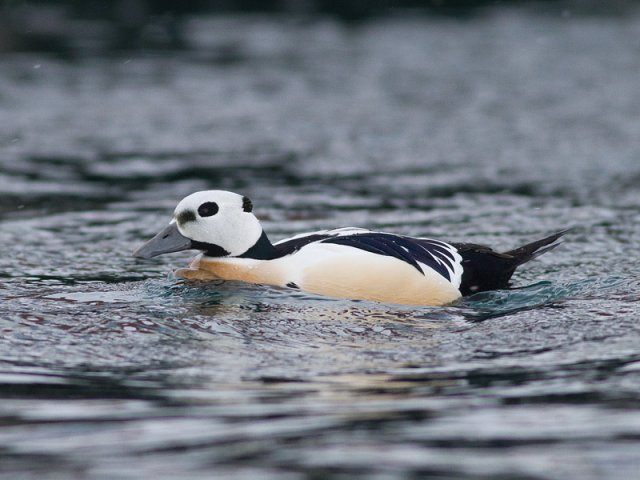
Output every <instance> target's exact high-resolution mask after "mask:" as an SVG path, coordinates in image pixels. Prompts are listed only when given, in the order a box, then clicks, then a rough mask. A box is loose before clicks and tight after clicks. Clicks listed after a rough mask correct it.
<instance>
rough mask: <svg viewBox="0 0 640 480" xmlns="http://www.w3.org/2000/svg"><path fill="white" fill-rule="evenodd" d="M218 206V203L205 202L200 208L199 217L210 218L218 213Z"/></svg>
mask: <svg viewBox="0 0 640 480" xmlns="http://www.w3.org/2000/svg"><path fill="white" fill-rule="evenodd" d="M218 210H220V209H219V208H218V204H217V203H216V202H205V203H203V204H202V205H200V206H199V207H198V215H200V216H201V217H210V216H212V215H215V214H216V213H218Z"/></svg>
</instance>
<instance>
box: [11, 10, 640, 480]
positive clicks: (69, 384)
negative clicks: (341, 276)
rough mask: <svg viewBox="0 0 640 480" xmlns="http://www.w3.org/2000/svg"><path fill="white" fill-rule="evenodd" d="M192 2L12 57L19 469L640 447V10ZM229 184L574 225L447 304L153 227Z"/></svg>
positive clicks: (43, 474) (562, 461)
mask: <svg viewBox="0 0 640 480" xmlns="http://www.w3.org/2000/svg"><path fill="white" fill-rule="evenodd" d="M187 31H188V34H189V41H190V44H191V45H192V48H189V49H186V50H184V51H177V52H164V53H162V54H161V53H153V52H149V53H127V54H122V55H117V56H113V55H109V54H94V55H86V56H82V55H80V56H78V57H77V58H73V59H66V60H65V59H59V58H56V57H54V56H43V55H40V54H24V53H23V54H4V55H3V56H2V58H1V59H0V65H1V66H0V112H1V114H0V132H1V133H0V199H1V201H0V222H1V228H0V244H2V246H3V254H2V256H1V257H0V275H1V277H2V281H1V283H0V298H1V299H2V302H0V329H1V335H0V396H1V397H2V402H0V445H2V448H1V449H0V477H2V478H11V479H16V478H21V479H22V478H25V479H30V478H38V479H68V478H91V479H114V478H118V479H120V478H122V479H137V478H159V479H163V478H167V479H168V478H192V479H198V478H207V479H210V478H246V479H254V478H262V479H270V478H273V479H289V478H291V479H297V478H345V479H346V478H367V479H369V478H373V479H383V478H384V479H387V478H406V477H408V478H418V477H421V476H427V475H431V476H432V477H436V478H513V477H519V478H531V479H534V478H535V479H542V478H545V479H546V478H572V479H597V478H607V479H610V478H624V479H626V478H632V477H633V476H634V475H637V472H638V469H639V468H640V455H639V452H640V442H639V439H640V409H639V408H638V400H639V397H640V328H639V327H638V318H639V313H640V304H639V302H638V298H639V294H640V282H639V281H638V277H639V274H640V266H639V264H638V261H637V254H638V251H639V247H640V240H639V239H640V226H639V225H640V192H639V191H638V181H639V179H640V161H639V160H640V159H639V153H638V152H639V151H640V149H639V147H640V143H639V140H638V139H640V123H639V122H638V121H637V112H638V111H639V110H640V90H639V89H638V88H637V84H638V83H637V82H638V80H637V79H638V78H640V60H639V58H640V56H639V54H640V44H639V43H638V38H640V37H639V34H640V16H639V15H638V14H637V13H634V12H631V13H629V14H628V15H626V16H624V17H615V16H611V17H589V16H585V17H581V16H568V17H567V16H564V17H553V16H543V15H538V14H536V13H533V12H532V11H530V10H510V9H502V10H496V11H493V12H489V13H488V14H487V15H484V16H480V17H476V18H472V19H467V20H464V21H458V20H450V19H428V18H417V19H416V18H397V19H389V20H383V19H381V20H374V21H369V22H367V23H364V24H362V25H359V26H351V27H347V26H342V25H340V24H337V23H334V22H332V21H330V20H319V21H314V22H310V23H300V22H295V21H288V20H284V21H278V20H273V19H264V18H260V17H251V18H250V19H248V20H247V19H245V20H241V19H239V18H235V17H228V18H217V19H199V20H194V21H192V22H191V23H190V25H189V28H188V30H187ZM204 188H223V189H230V190H234V191H237V192H240V193H243V194H246V195H248V196H250V197H251V198H252V200H253V202H254V205H255V206H256V208H255V210H256V213H257V214H258V215H259V216H260V217H261V218H262V219H263V223H264V227H265V229H266V230H267V231H268V232H269V234H270V236H271V238H272V239H273V240H277V239H280V238H283V237H285V236H288V235H291V234H295V233H299V232H303V231H308V230H313V229H320V228H327V227H338V226H346V225H353V226H362V227H369V228H376V229H382V230H389V231H394V232H400V233H403V234H409V235H417V234H420V235H430V236H433V237H436V238H442V239H446V240H451V241H470V242H479V243H485V244H491V245H493V246H495V247H498V248H501V249H505V250H507V249H510V248H514V247H516V246H518V245H519V244H521V243H523V242H526V241H530V240H534V239H536V238H538V237H541V236H543V235H546V234H549V233H551V232H553V231H557V230H559V229H563V228H566V227H569V226H573V227H574V230H573V231H572V232H571V233H570V234H568V235H567V237H566V240H565V242H564V244H563V246H561V247H560V248H558V249H556V250H554V251H553V252H550V253H548V254H545V255H544V256H542V257H540V258H539V259H538V260H536V261H535V262H532V263H531V264H529V265H528V266H526V267H524V268H522V269H521V270H519V271H518V273H517V274H516V276H515V277H514V281H515V286H516V287H518V288H517V289H515V290H512V291H503V292H491V293H482V294H478V295H476V296H473V297H469V298H467V299H464V300H463V301H461V302H459V303H458V304H457V305H452V306H447V307H442V308H415V307H403V306H395V305H383V304H376V303H368V302H350V301H343V300H338V301H336V300H330V299H325V298H321V297H316V296H313V295H307V294H304V293H299V292H292V291H290V290H283V289H277V288H271V287H263V286H250V285H243V284H237V283H233V282H229V283H212V284H208V285H203V284H183V283H180V281H178V280H176V279H175V278H173V277H172V276H171V274H170V272H171V271H172V270H174V269H175V268H178V267H181V266H184V265H185V264H186V262H187V261H188V258H189V254H187V253H184V254H175V255H173V256H164V257H161V258H159V259H157V260H153V261H140V260H137V259H134V258H132V257H131V255H130V253H131V252H132V250H133V249H134V248H136V247H137V246H139V245H140V244H141V242H142V241H144V240H145V239H147V238H149V237H150V236H151V235H152V234H154V233H155V232H156V231H157V230H158V229H159V227H160V226H162V225H163V224H164V223H165V222H167V221H168V219H169V216H170V212H171V211H172V209H173V207H174V206H175V204H176V202H177V201H178V200H179V199H181V198H182V197H183V196H185V195H187V194H189V193H191V192H192V191H195V190H198V189H204Z"/></svg>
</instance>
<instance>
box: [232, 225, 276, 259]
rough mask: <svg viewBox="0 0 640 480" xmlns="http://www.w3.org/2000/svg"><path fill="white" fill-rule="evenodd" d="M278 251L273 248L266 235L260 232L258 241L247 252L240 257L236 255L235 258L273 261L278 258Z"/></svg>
mask: <svg viewBox="0 0 640 480" xmlns="http://www.w3.org/2000/svg"><path fill="white" fill-rule="evenodd" d="M278 256H279V255H278V251H277V250H276V248H275V247H274V246H273V244H272V243H271V241H269V238H268V237H267V234H266V233H264V231H263V232H262V235H260V238H259V239H258V241H257V242H256V243H255V244H254V245H253V247H251V248H250V249H249V250H247V251H246V252H244V253H243V254H242V255H238V257H237V258H253V259H255V260H273V259H274V258H278Z"/></svg>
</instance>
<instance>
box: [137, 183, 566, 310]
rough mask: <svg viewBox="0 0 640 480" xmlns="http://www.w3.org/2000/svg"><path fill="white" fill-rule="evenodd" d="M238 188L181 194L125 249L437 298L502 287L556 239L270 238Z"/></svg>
mask: <svg viewBox="0 0 640 480" xmlns="http://www.w3.org/2000/svg"><path fill="white" fill-rule="evenodd" d="M252 210H253V206H252V203H251V201H250V200H249V199H248V198H247V197H245V196H242V195H239V194H236V193H232V192H227V191H222V190H208V191H202V192H196V193H193V194H191V195H189V196H187V197H185V198H184V199H183V200H182V201H181V202H180V203H178V206H177V207H176V209H175V211H174V214H173V219H172V220H171V222H170V223H169V225H168V226H167V227H166V228H164V229H163V230H162V231H161V232H160V233H158V234H157V235H156V236H155V237H153V238H152V239H151V240H149V241H148V242H147V243H145V244H144V245H142V246H141V247H140V248H138V249H137V250H136V251H135V252H134V256H136V257H139V258H152V257H156V256H158V255H162V254H165V253H171V252H179V251H182V250H189V249H195V250H200V251H201V252H202V253H200V254H199V255H198V256H197V257H195V258H194V259H193V260H192V262H191V264H190V265H189V267H188V268H183V269H180V270H178V271H176V275H177V276H180V277H183V278H186V279H196V280H212V279H223V280H240V281H244V282H250V283H257V284H268V285H277V286H280V287H288V288H294V289H300V290H303V291H307V292H311V293H316V294H320V295H325V296H329V297H336V298H347V299H354V300H355V299H359V300H373V301H378V302H385V303H396V304H409V305H444V304H448V303H451V302H453V301H454V300H456V299H458V298H460V297H461V296H463V295H469V294H472V293H475V292H480V291H485V290H495V289H500V288H506V287H507V286H508V284H509V280H510V278H511V276H512V275H513V273H514V271H515V269H516V268H517V267H519V266H520V265H522V264H523V263H526V262H528V261H529V260H531V259H533V258H535V257H537V256H538V255H541V254H543V253H545V252H547V251H549V250H550V249H552V248H554V247H556V246H557V245H558V243H554V242H556V240H558V239H559V238H560V237H561V236H562V235H563V234H564V233H565V232H566V231H562V232H558V233H555V234H553V235H550V236H548V237H546V238H543V239H541V240H538V241H535V242H532V243H529V244H527V245H524V246H522V247H520V248H516V249H515V250H510V251H508V252H504V253H498V252H496V251H494V250H492V249H491V248H489V247H485V246H482V245H475V244H470V243H446V242H443V241H440V240H433V239H430V238H414V237H408V236H405V235H397V234H393V233H385V232H377V231H371V230H366V229H363V228H338V229H335V230H322V231H317V232H311V233H303V234H300V235H296V236H294V237H292V238H288V239H285V240H281V241H279V242H276V243H271V241H270V240H269V238H268V237H267V235H266V233H265V232H264V230H263V229H262V227H261V225H260V222H259V220H258V219H257V218H256V216H255V215H254V214H253V213H252Z"/></svg>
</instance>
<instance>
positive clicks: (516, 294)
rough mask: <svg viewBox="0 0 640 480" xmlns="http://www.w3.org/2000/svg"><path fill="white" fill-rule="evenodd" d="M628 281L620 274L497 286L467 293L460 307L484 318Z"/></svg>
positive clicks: (474, 318) (468, 314)
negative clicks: (577, 279) (513, 285)
mask: <svg viewBox="0 0 640 480" xmlns="http://www.w3.org/2000/svg"><path fill="white" fill-rule="evenodd" d="M623 282H624V279H623V278H620V277H607V278H599V279H588V280H581V281H577V282H563V283H559V282H549V281H543V282H538V283H534V284H532V285H528V286H526V287H520V288H513V289H510V290H493V291H489V292H480V293H476V294H475V295H470V296H468V297H463V298H462V299H460V300H459V301H458V302H456V304H455V305H456V306H457V307H462V308H463V309H465V310H466V312H465V317H466V319H467V320H469V321H473V322H481V321H484V320H488V319H490V318H495V317H502V316H504V315H509V314H512V313H516V312H519V311H522V310H531V309H534V308H538V307H542V306H544V305H549V304H551V303H555V302H559V301H562V300H566V299H569V298H572V297H576V296H594V295H596V294H598V295H600V294H602V293H604V292H609V291H611V290H614V289H615V288H617V287H618V286H620V285H621V284H622V283H623Z"/></svg>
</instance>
